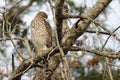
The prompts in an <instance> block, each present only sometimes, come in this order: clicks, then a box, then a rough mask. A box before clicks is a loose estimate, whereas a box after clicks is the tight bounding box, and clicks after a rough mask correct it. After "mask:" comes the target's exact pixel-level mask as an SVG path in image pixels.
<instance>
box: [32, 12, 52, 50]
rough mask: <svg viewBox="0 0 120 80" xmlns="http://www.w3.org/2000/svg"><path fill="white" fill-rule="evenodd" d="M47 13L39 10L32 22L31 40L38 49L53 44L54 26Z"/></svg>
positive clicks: (44, 48) (43, 48)
mask: <svg viewBox="0 0 120 80" xmlns="http://www.w3.org/2000/svg"><path fill="white" fill-rule="evenodd" d="M47 17H48V16H47V14H46V13H45V12H39V13H38V14H37V15H36V16H35V18H34V19H33V20H32V22H31V35H32V36H31V40H32V42H33V44H34V46H35V48H36V49H37V50H47V49H48V48H49V47H51V45H52V28H51V26H50V24H49V23H48V22H47V21H46V19H47Z"/></svg>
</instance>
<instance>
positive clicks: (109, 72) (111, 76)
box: [101, 26, 120, 80]
mask: <svg viewBox="0 0 120 80" xmlns="http://www.w3.org/2000/svg"><path fill="white" fill-rule="evenodd" d="M119 28H120V26H118V27H117V28H116V29H115V30H114V31H113V32H112V33H113V34H114V33H115V31H117V30H118V29H119ZM110 37H111V35H110V36H109V37H108V38H107V40H106V41H105V43H104V45H103V46H102V48H101V51H103V50H104V47H105V45H106V44H107V42H108V40H109V39H110ZM106 62H107V64H109V58H107V57H106ZM107 68H108V74H109V76H110V79H111V80H114V79H113V75H112V71H111V68H110V66H109V65H107Z"/></svg>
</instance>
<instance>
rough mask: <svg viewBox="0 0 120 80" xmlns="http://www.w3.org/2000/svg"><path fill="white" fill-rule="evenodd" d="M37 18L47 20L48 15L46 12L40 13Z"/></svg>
mask: <svg viewBox="0 0 120 80" xmlns="http://www.w3.org/2000/svg"><path fill="white" fill-rule="evenodd" d="M35 17H37V18H43V19H47V17H48V16H47V14H46V13H45V12H39V13H38V14H37V15H36V16H35Z"/></svg>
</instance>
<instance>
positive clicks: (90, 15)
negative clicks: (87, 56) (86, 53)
mask: <svg viewBox="0 0 120 80" xmlns="http://www.w3.org/2000/svg"><path fill="white" fill-rule="evenodd" d="M111 1H112V0H99V1H98V2H97V3H96V4H95V5H94V6H93V7H92V8H91V9H90V10H88V11H87V13H86V14H85V15H84V17H85V18H87V19H83V20H78V21H77V22H76V23H75V24H74V25H73V27H72V28H71V29H70V30H69V31H68V32H67V33H66V34H65V35H64V36H63V37H62V35H61V34H62V22H63V19H62V15H63V14H62V6H63V3H64V0H57V1H56V9H55V10H56V13H55V14H56V25H57V32H58V36H59V42H60V41H61V40H62V42H60V43H62V44H61V45H62V46H63V47H66V48H65V50H67V49H68V48H69V47H71V45H72V44H73V43H74V41H75V40H76V39H77V38H78V37H79V36H81V35H82V34H83V33H84V32H85V30H86V29H87V28H88V26H89V25H90V22H91V20H90V19H93V20H94V19H95V18H96V17H97V16H98V15H99V14H100V13H101V12H102V11H103V10H104V9H105V8H106V7H107V6H108V4H109V3H110V2H111ZM58 51H59V50H57V52H56V53H58ZM49 52H50V51H48V52H46V54H44V55H41V56H42V57H43V56H45V55H47V54H48V53H49ZM54 53H55V52H54ZM41 56H38V57H37V58H34V59H33V60H32V61H33V62H34V64H36V63H38V62H39V61H41ZM59 63H60V61H59V53H58V54H57V55H53V56H51V59H50V61H49V65H48V68H50V69H51V70H52V71H54V70H55V69H56V67H57V65H58V64H59ZM30 64H31V60H30V59H28V60H26V61H24V62H23V63H22V64H21V65H20V66H19V67H18V68H17V69H16V70H15V71H14V72H13V74H12V76H11V78H10V79H11V80H20V77H21V76H22V74H20V73H21V72H22V71H24V70H26V69H27V68H28V67H29V65H30ZM34 64H33V65H34ZM17 74H20V75H18V76H16V75H17ZM23 74H24V73H23ZM51 75H52V74H48V76H51Z"/></svg>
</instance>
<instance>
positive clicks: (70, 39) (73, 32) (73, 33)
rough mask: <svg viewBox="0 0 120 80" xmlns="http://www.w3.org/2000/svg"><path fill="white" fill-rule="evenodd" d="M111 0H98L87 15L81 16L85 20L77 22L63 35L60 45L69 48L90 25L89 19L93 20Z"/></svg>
mask: <svg viewBox="0 0 120 80" xmlns="http://www.w3.org/2000/svg"><path fill="white" fill-rule="evenodd" d="M111 1H112V0H99V1H98V2H97V3H96V4H95V5H94V6H93V7H92V8H91V9H90V10H88V11H87V13H86V14H85V15H84V16H83V17H85V18H86V19H83V20H78V21H77V22H76V23H75V24H74V25H73V27H72V28H71V29H70V30H69V31H68V32H67V34H65V35H64V37H63V39H62V45H64V46H65V45H66V46H68V47H70V46H71V45H72V44H73V43H74V42H75V40H76V39H77V38H78V37H79V36H81V35H82V34H83V33H84V32H85V30H86V29H87V28H88V26H89V25H90V22H91V21H90V19H92V20H94V19H95V18H96V17H97V16H98V15H99V14H100V13H101V12H102V11H103V10H104V9H105V8H106V7H107V5H108V4H109V3H110V2H111Z"/></svg>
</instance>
